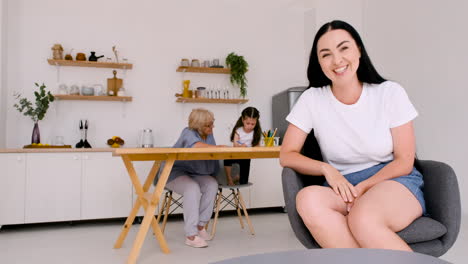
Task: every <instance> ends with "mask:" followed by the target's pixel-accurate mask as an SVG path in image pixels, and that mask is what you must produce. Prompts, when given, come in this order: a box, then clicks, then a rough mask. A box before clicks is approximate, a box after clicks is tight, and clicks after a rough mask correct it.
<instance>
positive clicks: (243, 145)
mask: <svg viewBox="0 0 468 264" xmlns="http://www.w3.org/2000/svg"><path fill="white" fill-rule="evenodd" d="M239 140H240V136H239V134H237V133H235V134H234V139H233V140H232V145H233V146H234V147H245V144H240V143H239V142H238V141H239Z"/></svg>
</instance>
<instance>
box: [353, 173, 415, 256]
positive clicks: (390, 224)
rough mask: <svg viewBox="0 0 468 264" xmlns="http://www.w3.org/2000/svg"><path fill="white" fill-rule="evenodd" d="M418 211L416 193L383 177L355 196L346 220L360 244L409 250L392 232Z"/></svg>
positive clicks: (367, 246) (409, 220)
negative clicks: (358, 196)
mask: <svg viewBox="0 0 468 264" xmlns="http://www.w3.org/2000/svg"><path fill="white" fill-rule="evenodd" d="M421 215H422V207H421V205H420V204H419V202H418V200H417V199H416V197H415V196H414V195H413V194H412V193H411V192H410V191H409V190H408V189H407V188H406V187H405V186H404V185H402V184H400V183H399V182H396V181H392V180H389V181H384V182H381V183H379V184H377V185H375V186H374V187H372V188H371V189H369V190H368V191H367V192H366V193H365V194H364V195H363V196H361V197H360V198H359V199H357V200H356V202H355V204H354V206H353V207H352V208H351V211H350V212H349V215H348V224H349V227H350V229H351V232H352V234H353V236H354V237H355V238H356V240H357V241H358V243H359V245H361V247H365V248H384V249H395V250H405V251H412V250H411V248H410V247H409V246H408V244H406V243H405V241H403V240H402V239H401V238H400V237H399V236H398V235H397V234H396V232H398V231H401V230H402V229H404V228H405V227H407V226H408V225H409V224H411V223H412V222H413V221H414V220H415V219H416V218H418V217H420V216H421Z"/></svg>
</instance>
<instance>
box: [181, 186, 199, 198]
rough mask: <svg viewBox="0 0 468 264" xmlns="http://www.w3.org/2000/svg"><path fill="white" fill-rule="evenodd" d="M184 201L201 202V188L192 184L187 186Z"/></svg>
mask: <svg viewBox="0 0 468 264" xmlns="http://www.w3.org/2000/svg"><path fill="white" fill-rule="evenodd" d="M183 196H184V200H186V199H197V200H199V199H200V197H201V190H200V186H199V185H198V184H197V183H195V182H194V183H193V184H190V185H188V186H186V188H185V190H184V193H183Z"/></svg>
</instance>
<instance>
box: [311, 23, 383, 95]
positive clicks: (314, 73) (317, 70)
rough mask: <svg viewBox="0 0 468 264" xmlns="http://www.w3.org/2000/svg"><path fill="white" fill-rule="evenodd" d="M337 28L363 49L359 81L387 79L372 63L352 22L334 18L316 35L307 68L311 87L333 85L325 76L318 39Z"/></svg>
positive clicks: (376, 81)
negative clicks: (344, 31)
mask: <svg viewBox="0 0 468 264" xmlns="http://www.w3.org/2000/svg"><path fill="white" fill-rule="evenodd" d="M335 29H343V30H346V31H347V32H348V33H349V34H350V35H351V37H352V38H353V39H354V41H356V44H357V46H358V48H359V50H360V51H361V58H360V59H359V68H358V69H357V76H358V79H359V81H361V82H366V83H373V84H380V83H383V82H385V81H386V80H385V79H384V78H382V76H380V74H379V73H378V72H377V70H376V69H375V68H374V65H372V62H371V60H370V58H369V55H367V51H366V48H365V47H364V43H362V40H361V37H360V36H359V33H358V32H357V31H356V29H354V28H353V27H352V26H351V25H350V24H348V23H346V22H344V21H340V20H333V21H332V22H328V23H326V24H325V25H323V26H322V27H321V28H320V29H319V30H318V31H317V34H316V35H315V39H314V43H313V45H312V50H311V52H310V58H309V67H308V68H307V78H308V79H309V88H310V87H316V88H318V87H323V86H326V85H331V81H330V79H328V78H327V76H325V74H324V73H323V71H322V68H321V67H320V64H319V61H318V56H317V42H318V40H319V39H320V38H321V37H322V36H323V35H324V34H325V33H327V32H328V31H331V30H335Z"/></svg>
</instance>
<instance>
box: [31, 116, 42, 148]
mask: <svg viewBox="0 0 468 264" xmlns="http://www.w3.org/2000/svg"><path fill="white" fill-rule="evenodd" d="M33 143H36V144H39V143H41V133H40V132H39V122H37V121H36V122H34V128H33V132H32V137H31V144H33Z"/></svg>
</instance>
